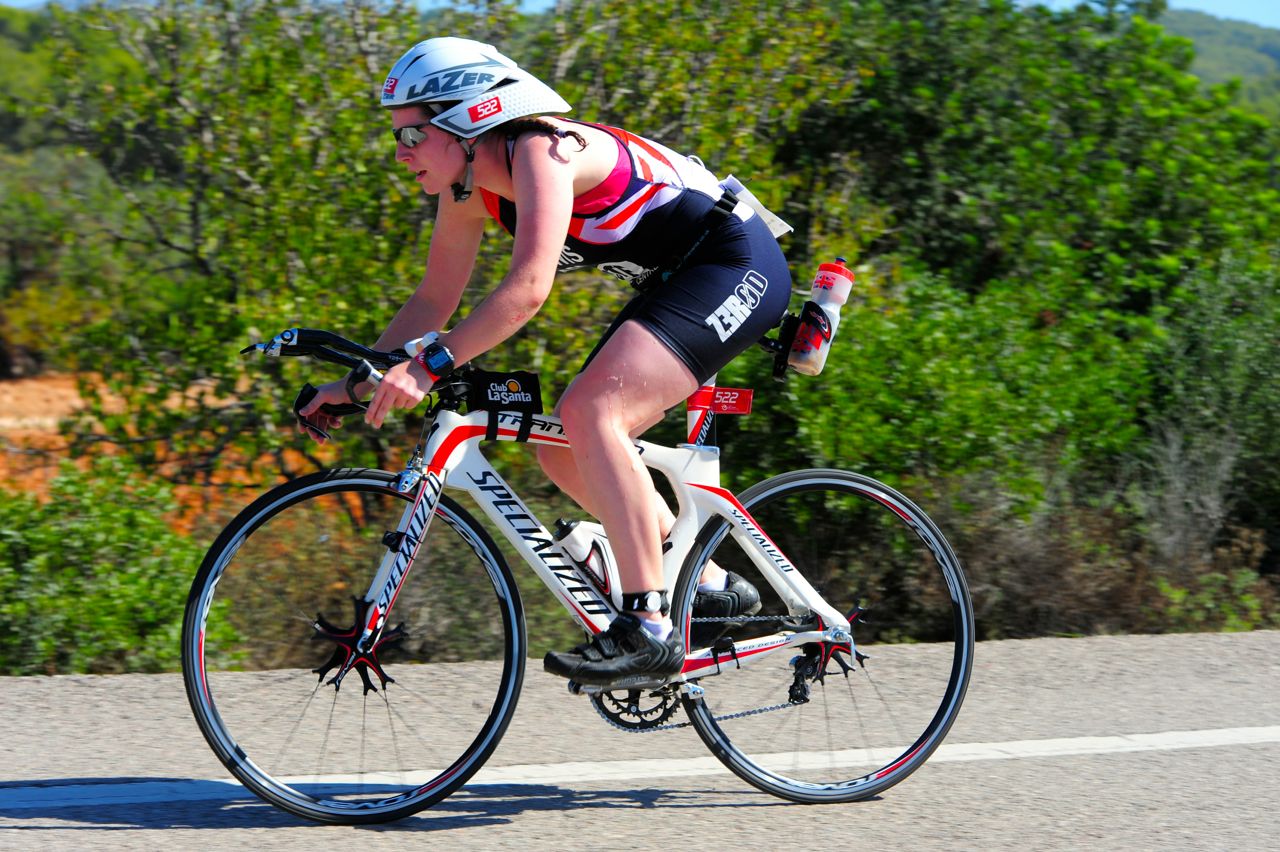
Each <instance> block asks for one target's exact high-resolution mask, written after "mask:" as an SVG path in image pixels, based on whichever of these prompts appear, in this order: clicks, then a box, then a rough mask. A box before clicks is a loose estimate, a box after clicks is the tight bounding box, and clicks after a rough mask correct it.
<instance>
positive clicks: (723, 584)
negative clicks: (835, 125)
mask: <svg viewBox="0 0 1280 852" xmlns="http://www.w3.org/2000/svg"><path fill="white" fill-rule="evenodd" d="M727 588H729V575H728V574H721V575H720V579H719V580H712V581H711V582H709V583H708V582H705V581H704V582H701V583H699V584H698V591H700V592H723V591H724V590H725V589H727Z"/></svg>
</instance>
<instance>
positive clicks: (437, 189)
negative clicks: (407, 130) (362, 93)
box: [391, 106, 467, 195]
mask: <svg viewBox="0 0 1280 852" xmlns="http://www.w3.org/2000/svg"><path fill="white" fill-rule="evenodd" d="M430 118H431V114H430V113H429V112H428V111H427V110H426V109H424V108H422V107H420V106H408V107H404V108H403V109H395V110H392V111H391V127H392V128H393V129H399V128H401V127H416V128H418V130H419V131H420V132H422V133H423V134H425V135H426V139H423V140H422V141H421V142H419V143H418V144H417V145H414V146H413V147H412V148H406V147H405V146H404V145H402V144H400V141H399V139H397V140H396V160H398V161H399V162H401V163H404V164H405V167H406V168H408V169H409V170H410V171H411V172H413V173H414V174H415V178H414V179H415V180H416V181H417V182H418V185H419V186H421V187H422V191H423V192H425V193H427V194H428V195H438V194H439V193H441V192H443V191H444V190H445V189H446V188H447V187H448V186H449V185H450V184H453V183H457V182H458V181H460V180H461V179H462V172H463V169H465V168H466V165H467V157H466V154H464V153H463V151H462V146H461V145H460V144H458V141H457V139H455V138H454V137H453V136H451V135H450V134H448V133H446V132H444V131H443V130H441V129H440V128H438V127H436V126H435V125H433V124H430V123H429V119H430Z"/></svg>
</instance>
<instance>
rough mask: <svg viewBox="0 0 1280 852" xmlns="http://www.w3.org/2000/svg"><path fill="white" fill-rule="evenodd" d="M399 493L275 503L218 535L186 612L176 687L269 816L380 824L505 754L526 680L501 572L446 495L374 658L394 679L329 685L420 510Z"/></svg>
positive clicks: (382, 482)
mask: <svg viewBox="0 0 1280 852" xmlns="http://www.w3.org/2000/svg"><path fill="white" fill-rule="evenodd" d="M395 478H396V477H395V476H394V475H393V474H390V473H387V472H386V471H379V470H359V469H341V470H333V471H325V472H321V473H317V474H313V475H310V476H306V477H302V478H300V479H297V480H294V481H292V482H288V483H285V484H283V485H281V486H279V487H277V488H275V489H273V490H271V491H269V492H268V493H266V494H264V495H263V496H261V497H260V498H259V499H257V500H256V501H255V502H254V503H253V504H251V505H250V506H248V507H247V508H245V509H244V510H243V511H242V512H240V514H239V515H238V516H237V517H236V518H235V519H234V520H233V521H232V522H231V523H230V524H229V525H228V526H227V527H226V529H224V530H223V531H222V533H221V535H219V537H218V539H217V540H216V541H215V542H214V544H213V546H212V547H211V548H210V550H209V552H208V554H207V555H206V556H205V558H204V561H203V563H202V564H201V566H200V569H199V571H198V572H197V574H196V578H195V580H194V582H193V584H192V587H191V592H190V595H189V597H188V601H187V608H186V613H185V616H184V620H183V628H182V666H183V678H184V681H185V684H186V691H187V698H188V701H189V702H190V704H191V709H192V712H193V714H194V715H195V718H196V721H197V723H198V724H199V726H200V730H201V732H202V733H203V734H204V737H205V739H206V740H207V741H208V743H209V746H210V747H211V748H212V749H213V752H214V754H216V755H217V757H218V759H219V760H221V761H222V763H223V765H224V766H226V768H227V769H228V770H229V771H230V772H231V773H232V775H234V776H235V777H236V778H237V779H239V780H240V781H241V783H243V784H244V786H245V787H247V788H248V789H249V790H251V791H253V792H254V793H255V794H256V795H258V796H259V797H261V798H262V799H263V800H265V801H267V802H269V803H271V804H273V805H276V806H277V807H280V808H282V809H284V810H286V811H289V812H290V813H293V814H296V815H298V816H301V817H304V818H307V819H310V820H315V821H317V822H324V823H336V824H348V825H354V824H363V823H375V822H389V821H392V820H397V819H401V818H403V817H406V816H409V815H410V814H413V813H416V812H417V811H420V810H422V809H423V808H426V807H430V806H431V805H433V804H435V803H437V802H439V801H440V800H442V799H444V798H445V797H446V796H448V795H450V794H451V793H453V792H454V791H455V790H457V789H458V788H459V787H460V786H462V784H464V783H465V782H466V781H467V779H469V778H470V777H471V776H472V775H473V774H475V772H476V771H477V770H479V769H480V767H481V766H482V765H483V764H484V762H485V760H486V759H487V758H488V757H489V755H490V754H491V753H492V752H493V750H494V748H495V747H496V746H497V744H498V741H499V740H500V739H501V738H502V735H503V733H504V732H505V731H506V728H507V725H508V723H509V722H510V720H511V717H512V714H513V713H514V711H515V707H516V702H517V699H518V697H519V694H520V686H521V683H522V681H523V677H524V662H525V657H526V655H527V653H526V638H525V624H524V613H523V609H522V606H521V602H520V596H519V592H518V590H517V588H516V586H515V582H514V580H513V579H512V576H511V572H510V570H509V568H508V566H507V564H506V561H505V559H504V558H503V556H502V553H501V551H499V550H498V548H497V546H496V545H495V544H494V542H493V540H492V538H491V537H490V536H489V535H488V534H487V533H486V532H485V530H484V529H483V528H482V527H481V526H480V525H479V524H478V523H477V522H476V521H475V519H474V518H472V517H471V516H470V515H469V514H468V513H467V512H466V511H465V510H464V509H462V507H460V506H459V505H458V504H457V503H456V502H455V501H454V500H452V499H450V498H449V497H448V496H442V497H441V499H440V503H439V506H438V508H437V509H436V512H435V517H434V518H433V521H432V523H431V524H430V525H429V526H428V529H427V532H426V534H425V537H424V540H423V543H422V545H421V547H420V549H419V551H418V556H417V558H416V560H415V564H414V565H413V567H412V568H411V569H410V572H409V575H408V577H407V578H406V580H405V581H404V584H403V585H402V587H401V590H400V594H399V596H398V597H397V598H396V601H395V605H394V607H393V608H392V610H391V613H390V617H389V619H388V622H387V626H386V630H385V631H384V633H383V637H384V639H386V637H388V636H391V637H392V638H391V639H390V640H389V641H386V642H385V643H384V644H382V645H380V647H379V648H378V649H377V650H376V651H375V652H374V654H373V659H374V660H375V661H376V662H377V664H378V666H379V667H381V669H382V673H383V674H385V675H386V676H387V677H388V678H390V680H389V681H387V682H382V681H381V676H380V675H379V673H378V671H377V670H376V669H375V668H374V667H371V666H366V667H363V668H361V667H356V668H353V669H351V670H350V672H349V673H348V674H347V676H346V678H345V679H344V680H342V681H340V682H338V683H336V684H333V683H330V682H327V681H330V680H331V679H332V677H333V676H334V674H335V672H336V671H338V670H341V667H340V666H338V667H336V668H335V667H332V666H331V667H330V668H329V669H328V670H325V666H326V664H327V663H332V662H333V659H334V658H335V657H337V656H338V655H344V654H345V651H344V649H343V646H342V645H341V644H340V640H337V639H333V638H332V636H334V635H339V634H341V632H342V631H343V630H346V629H348V628H347V627H346V625H348V624H350V625H351V628H349V629H355V628H356V626H358V625H359V623H360V621H361V612H360V610H359V604H358V603H356V599H357V597H361V596H363V595H364V593H365V592H366V590H367V589H368V585H369V583H370V581H371V579H372V577H373V573H374V571H376V569H377V567H378V565H379V563H380V562H381V559H382V556H383V555H384V554H385V553H386V550H387V542H386V541H384V538H385V536H386V533H387V532H388V531H394V530H395V529H396V528H397V525H398V522H399V520H400V517H401V514H402V513H403V511H404V508H405V506H406V505H407V501H408V500H409V499H411V497H412V496H413V495H412V494H402V493H400V492H398V491H397V490H396V489H395V488H394V487H393V483H394V480H395ZM399 622H405V625H407V626H405V627H404V630H403V631H402V632H400V633H396V634H394V635H393V631H394V630H395V629H396V626H397V625H398V624H399ZM326 623H327V624H326ZM321 625H325V626H324V627H322V626H321ZM335 625H336V627H335ZM326 630H327V631H328V632H326ZM356 635H358V633H357V634H356ZM366 677H367V678H368V681H369V684H368V687H366V684H365V683H364V680H365V678H366Z"/></svg>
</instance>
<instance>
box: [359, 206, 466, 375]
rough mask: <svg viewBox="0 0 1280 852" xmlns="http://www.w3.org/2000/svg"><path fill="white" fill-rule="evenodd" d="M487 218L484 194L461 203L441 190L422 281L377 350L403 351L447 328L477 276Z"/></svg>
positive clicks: (379, 341) (382, 336)
mask: <svg viewBox="0 0 1280 852" xmlns="http://www.w3.org/2000/svg"><path fill="white" fill-rule="evenodd" d="M487 218H488V214H487V213H486V212H485V209H484V202H483V201H482V200H481V198H480V194H479V193H476V194H475V195H473V196H472V197H471V198H469V199H467V200H466V201H464V202H456V201H454V200H453V199H452V198H450V197H449V196H448V195H447V194H446V193H441V194H440V201H439V208H438V210H437V212H436V223H435V227H434V228H433V229H432V232H431V246H430V249H429V251H428V254H427V268H426V271H425V272H424V273H423V275H422V281H421V283H419V284H418V287H417V289H416V290H414V292H413V295H411V296H410V297H409V299H408V300H407V301H406V302H405V303H404V305H402V306H401V308H400V310H399V311H397V312H396V315H395V317H393V318H392V320H391V322H390V323H388V325H387V328H386V331H384V332H383V333H382V335H381V336H380V337H379V338H378V341H377V343H375V344H374V347H373V348H375V349H380V350H383V351H387V350H394V349H399V348H400V347H402V346H404V344H405V343H406V342H407V341H410V340H413V339H414V338H418V337H421V336H422V335H423V334H425V333H426V332H428V331H438V330H440V329H442V328H444V325H445V323H446V322H448V321H449V317H451V316H453V314H454V311H456V310H457V309H458V304H459V303H460V302H461V301H462V293H463V291H464V290H465V289H466V288H467V282H468V281H470V280H471V272H472V270H473V269H474V268H475V264H476V253H477V252H478V251H479V250H480V240H481V238H482V237H483V236H484V226H485V221H486V219H487Z"/></svg>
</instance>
